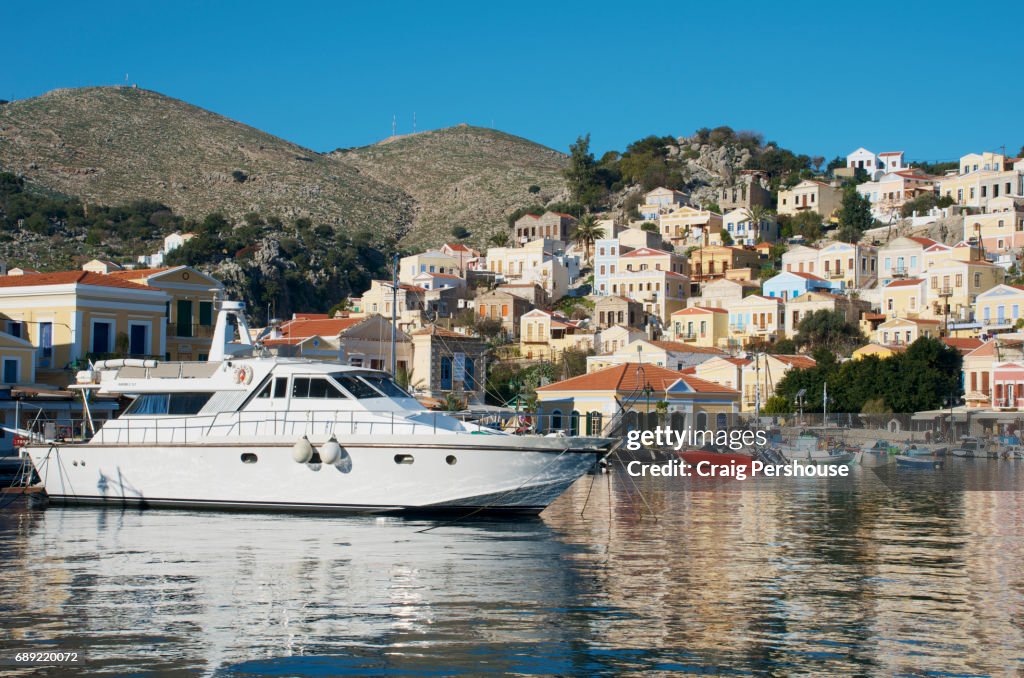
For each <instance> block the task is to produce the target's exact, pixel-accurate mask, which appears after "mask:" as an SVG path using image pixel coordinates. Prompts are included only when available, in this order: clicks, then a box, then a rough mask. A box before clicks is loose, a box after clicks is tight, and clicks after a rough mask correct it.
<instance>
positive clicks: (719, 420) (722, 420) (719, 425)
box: [715, 412, 728, 431]
mask: <svg viewBox="0 0 1024 678" xmlns="http://www.w3.org/2000/svg"><path fill="white" fill-rule="evenodd" d="M727 419H728V418H727V417H726V416H725V413H724V412H720V413H719V414H718V416H717V417H715V428H716V429H718V430H719V431H724V430H725V428H726V427H727V426H728V422H727Z"/></svg>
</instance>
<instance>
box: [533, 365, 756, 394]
mask: <svg viewBox="0 0 1024 678" xmlns="http://www.w3.org/2000/svg"><path fill="white" fill-rule="evenodd" d="M639 367H641V365H640V364H639V363H624V364H622V365H612V366H611V367H606V368H604V369H601V370H597V371H596V372H591V373H589V374H583V375H580V376H578V377H573V378H571V379H566V380H565V381H559V382H555V383H554V384H548V385H547V386H541V387H540V388H538V389H537V391H538V392H545V391H617V392H625V393H630V392H633V391H636V390H637V389H638V387H639V388H646V387H647V386H650V387H651V388H652V389H654V391H655V392H657V393H664V392H665V389H667V388H668V387H669V386H671V385H672V384H674V383H675V382H676V381H678V380H680V379H682V380H683V381H684V382H685V383H686V385H687V386H689V387H690V388H692V389H693V390H695V391H697V392H698V393H725V394H730V395H732V394H738V393H739V392H738V391H736V390H735V389H731V388H729V387H727V386H722V385H720V384H716V383H714V382H710V381H706V380H704V379H698V378H697V377H694V376H691V375H689V374H686V373H684V372H677V371H675V370H670V369H667V368H664V367H659V366H658V365H650V364H646V363H645V364H644V365H643V370H642V371H641V370H639V369H638V368H639ZM641 375H642V376H643V378H642V379H641Z"/></svg>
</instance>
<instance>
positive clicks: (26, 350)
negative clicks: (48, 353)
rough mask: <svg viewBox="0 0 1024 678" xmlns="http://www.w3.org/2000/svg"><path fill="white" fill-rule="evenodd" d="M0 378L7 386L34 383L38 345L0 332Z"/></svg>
mask: <svg viewBox="0 0 1024 678" xmlns="http://www.w3.org/2000/svg"><path fill="white" fill-rule="evenodd" d="M0 378H2V379H3V384H4V385H5V386H14V385H16V384H34V383H35V381H36V347H35V346H33V345H32V344H31V343H29V342H28V341H27V340H25V339H21V338H20V337H16V336H14V335H12V334H8V333H7V332H0Z"/></svg>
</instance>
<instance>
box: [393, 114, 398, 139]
mask: <svg viewBox="0 0 1024 678" xmlns="http://www.w3.org/2000/svg"><path fill="white" fill-rule="evenodd" d="M397 127H398V114H396V113H392V114H391V136H395V135H396V134H397V133H398V132H397Z"/></svg>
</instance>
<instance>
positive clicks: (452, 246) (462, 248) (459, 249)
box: [444, 242, 473, 252]
mask: <svg viewBox="0 0 1024 678" xmlns="http://www.w3.org/2000/svg"><path fill="white" fill-rule="evenodd" d="M444 245H445V247H447V248H448V249H450V250H454V251H456V252H472V251H473V250H471V249H470V248H468V247H466V246H465V245H463V244H462V243H460V242H456V243H450V242H446V243H445V244H444Z"/></svg>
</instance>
